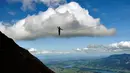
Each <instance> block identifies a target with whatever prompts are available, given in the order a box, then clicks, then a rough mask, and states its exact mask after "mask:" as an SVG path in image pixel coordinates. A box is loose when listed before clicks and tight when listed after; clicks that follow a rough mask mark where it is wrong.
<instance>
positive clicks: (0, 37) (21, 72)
mask: <svg viewBox="0 0 130 73" xmlns="http://www.w3.org/2000/svg"><path fill="white" fill-rule="evenodd" d="M0 73H54V72H53V71H51V70H50V69H49V68H48V67H46V66H45V65H44V64H43V63H42V62H41V61H40V60H39V59H37V58H36V57H34V56H33V55H32V54H30V53H29V52H28V50H26V49H24V48H22V47H20V46H18V45H17V44H16V43H15V42H14V41H13V40H12V39H11V38H8V37H7V36H6V35H4V34H3V33H2V32H0Z"/></svg>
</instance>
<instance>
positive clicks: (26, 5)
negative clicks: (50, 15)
mask: <svg viewBox="0 0 130 73" xmlns="http://www.w3.org/2000/svg"><path fill="white" fill-rule="evenodd" d="M7 2H8V3H17V2H20V3H22V7H21V9H22V10H23V11H26V10H35V5H36V3H37V2H38V0H7Z"/></svg>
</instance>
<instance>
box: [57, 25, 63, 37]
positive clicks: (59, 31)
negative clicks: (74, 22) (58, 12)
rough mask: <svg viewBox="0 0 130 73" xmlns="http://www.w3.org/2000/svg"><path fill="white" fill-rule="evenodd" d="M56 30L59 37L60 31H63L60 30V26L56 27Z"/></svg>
mask: <svg viewBox="0 0 130 73" xmlns="http://www.w3.org/2000/svg"><path fill="white" fill-rule="evenodd" d="M57 28H58V35H59V36H60V31H61V30H63V29H61V28H60V26H58V27H57Z"/></svg>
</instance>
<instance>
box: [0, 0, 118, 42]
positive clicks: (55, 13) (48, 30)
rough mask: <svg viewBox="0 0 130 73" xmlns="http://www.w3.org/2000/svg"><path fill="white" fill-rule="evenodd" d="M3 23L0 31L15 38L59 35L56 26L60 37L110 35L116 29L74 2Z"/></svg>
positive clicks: (24, 38) (26, 38)
mask: <svg viewBox="0 0 130 73" xmlns="http://www.w3.org/2000/svg"><path fill="white" fill-rule="evenodd" d="M3 24H4V23H0V31H2V32H3V33H5V34H6V35H7V36H9V37H11V38H13V39H15V40H28V39H36V38H39V37H48V36H49V37H50V36H54V37H59V36H58V35H57V26H60V27H61V28H62V29H63V31H62V32H61V36H60V37H77V36H111V35H114V34H115V31H116V30H115V29H114V28H111V29H107V28H106V27H105V26H104V25H102V24H100V19H99V18H93V17H92V16H90V15H89V12H88V10H85V9H84V8H81V7H80V5H79V4H77V3H76V2H71V3H69V4H65V5H61V6H60V7H58V8H56V9H52V8H48V10H47V11H45V12H39V14H38V15H32V16H27V17H26V18H24V19H22V20H19V21H18V22H17V23H16V24H14V25H13V26H10V27H7V26H4V25H5V24H4V25H3Z"/></svg>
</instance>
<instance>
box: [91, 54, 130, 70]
mask: <svg viewBox="0 0 130 73" xmlns="http://www.w3.org/2000/svg"><path fill="white" fill-rule="evenodd" d="M89 65H92V66H95V67H104V68H110V69H122V70H130V54H118V55H111V56H109V57H106V58H102V59H98V60H96V61H92V62H90V63H89Z"/></svg>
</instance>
